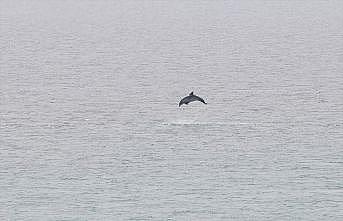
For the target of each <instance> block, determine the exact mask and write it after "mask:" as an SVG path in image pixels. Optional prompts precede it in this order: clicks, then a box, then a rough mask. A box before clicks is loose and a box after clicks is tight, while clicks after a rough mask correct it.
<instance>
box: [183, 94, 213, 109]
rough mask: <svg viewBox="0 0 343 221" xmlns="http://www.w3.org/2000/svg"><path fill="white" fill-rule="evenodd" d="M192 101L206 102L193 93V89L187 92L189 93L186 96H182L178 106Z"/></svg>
mask: <svg viewBox="0 0 343 221" xmlns="http://www.w3.org/2000/svg"><path fill="white" fill-rule="evenodd" d="M192 101H200V102H202V103H204V104H207V103H206V102H205V101H204V99H202V98H201V97H198V96H196V95H194V94H193V91H192V92H191V93H189V95H188V96H187V97H184V98H182V100H181V101H180V103H179V107H180V106H181V105H182V104H188V103H190V102H192Z"/></svg>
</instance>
